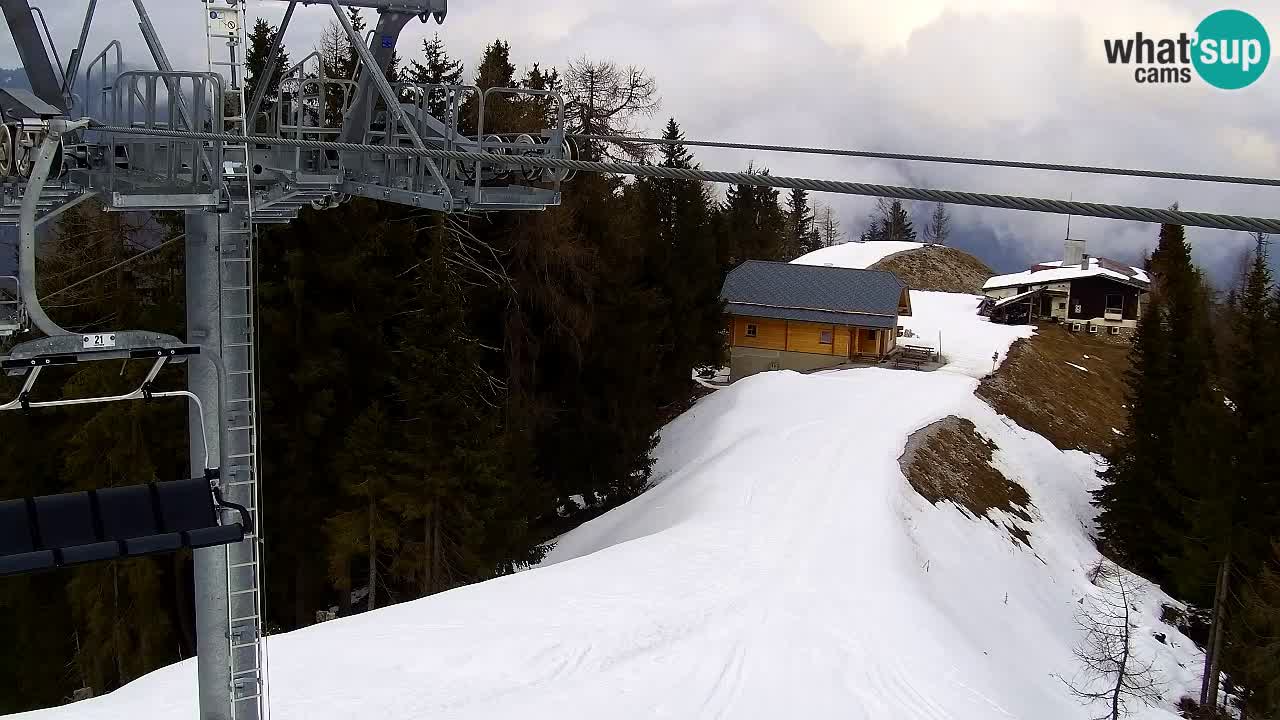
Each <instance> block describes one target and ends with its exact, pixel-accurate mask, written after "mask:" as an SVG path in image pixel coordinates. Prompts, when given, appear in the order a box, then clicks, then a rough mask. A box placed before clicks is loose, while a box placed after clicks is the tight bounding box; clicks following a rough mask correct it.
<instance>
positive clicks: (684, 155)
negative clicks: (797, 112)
mask: <svg viewBox="0 0 1280 720" xmlns="http://www.w3.org/2000/svg"><path fill="white" fill-rule="evenodd" d="M663 138H664V139H666V140H669V141H671V142H670V144H666V145H662V146H661V148H660V152H661V155H662V165H663V166H664V167H671V168H686V169H688V168H695V167H697V164H696V163H694V161H693V155H692V154H691V153H690V152H689V151H688V149H687V148H686V147H685V146H684V145H683V144H681V143H680V141H681V140H683V139H684V135H683V133H681V132H680V126H679V125H678V124H677V123H676V121H675V119H674V118H672V119H671V120H670V121H668V123H667V126H666V129H665V130H664V132H663ZM636 188H637V190H638V193H637V194H638V197H639V199H638V202H639V208H638V209H637V212H638V215H639V217H640V219H639V220H638V222H639V223H640V224H641V225H642V227H651V228H652V229H651V230H644V231H643V232H651V233H652V234H653V236H654V239H655V240H656V242H655V243H654V245H653V248H652V250H651V251H650V253H649V259H648V261H647V263H648V266H649V268H650V272H651V273H652V276H653V277H654V278H655V280H656V281H657V283H658V285H659V287H660V288H661V290H662V292H663V295H664V297H665V298H666V299H667V301H668V302H669V303H670V305H669V307H670V312H669V313H668V317H667V322H666V323H665V327H664V328H663V333H662V334H663V339H662V341H661V344H660V345H659V348H660V349H661V350H662V351H663V352H662V354H661V358H660V365H661V370H660V377H661V378H662V379H661V380H660V383H661V387H662V389H661V397H662V400H663V402H664V403H665V402H669V401H673V400H677V399H680V397H681V394H682V393H684V394H687V393H688V390H689V384H690V370H692V369H694V368H705V367H717V366H719V364H720V363H721V362H722V360H723V349H722V347H721V346H722V343H721V340H720V327H721V325H722V324H723V312H722V305H721V303H720V286H721V283H722V282H723V275H722V274H721V272H720V267H719V262H718V258H717V247H716V239H715V236H714V234H713V232H712V224H711V223H712V212H713V211H712V201H711V193H710V191H709V190H708V189H707V188H706V186H705V185H703V184H702V183H699V182H694V181H687V180H667V179H661V178H653V179H648V178H646V179H643V180H642V181H640V182H637V183H636Z"/></svg>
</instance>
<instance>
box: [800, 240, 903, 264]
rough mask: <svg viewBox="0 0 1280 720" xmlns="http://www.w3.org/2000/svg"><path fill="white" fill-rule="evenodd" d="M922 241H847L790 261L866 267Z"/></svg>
mask: <svg viewBox="0 0 1280 720" xmlns="http://www.w3.org/2000/svg"><path fill="white" fill-rule="evenodd" d="M922 247H924V244H923V243H917V242H899V241H896V240H882V241H873V242H857V241H854V242H847V243H841V244H839V245H831V246H829V247H824V248H820V249H818V250H814V251H813V252H811V253H806V254H804V255H801V256H800V257H798V258H796V259H795V260H792V261H791V262H792V263H794V264H796V265H829V266H831V267H842V268H868V267H871V266H872V265H875V264H876V263H878V262H880V261H881V260H883V259H885V258H887V257H889V256H890V255H894V254H897V253H900V252H906V251H908V250H919V249H920V248H922Z"/></svg>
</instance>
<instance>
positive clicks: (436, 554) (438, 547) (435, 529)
mask: <svg viewBox="0 0 1280 720" xmlns="http://www.w3.org/2000/svg"><path fill="white" fill-rule="evenodd" d="M431 517H432V518H434V520H433V521H432V523H431V577H432V583H433V586H432V590H433V591H439V590H440V589H441V588H443V587H444V586H445V582H444V573H443V568H442V565H443V563H444V547H443V545H442V542H443V538H442V536H441V530H440V526H441V525H443V524H444V523H442V522H440V499H439V498H435V499H433V500H432V501H431Z"/></svg>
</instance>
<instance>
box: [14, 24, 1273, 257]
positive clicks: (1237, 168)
mask: <svg viewBox="0 0 1280 720" xmlns="http://www.w3.org/2000/svg"><path fill="white" fill-rule="evenodd" d="M147 4H148V8H149V10H150V12H151V13H152V16H153V20H154V22H155V24H156V26H157V28H158V29H159V30H160V33H161V35H162V37H163V39H164V41H165V43H166V49H167V51H168V53H169V55H170V58H171V59H172V60H173V61H174V64H175V66H179V67H181V66H183V65H186V66H188V67H198V66H199V65H200V64H201V63H203V62H204V40H203V30H202V26H201V23H202V14H201V9H200V5H199V4H198V3H196V2H194V1H191V0H188V1H185V2H170V1H166V2H160V1H159V0H150V2H148V3H147ZM45 5H46V6H51V5H56V8H52V9H51V8H50V7H46V10H45V11H46V13H48V15H49V21H50V25H51V26H52V28H53V32H54V35H55V37H57V38H58V40H59V44H60V46H61V47H62V48H63V54H64V56H65V54H66V49H67V48H69V47H71V46H72V44H73V42H74V38H75V35H76V33H77V32H78V30H79V23H80V19H81V13H82V12H83V6H84V2H83V0H81V1H79V2H73V1H71V0H66V1H63V2H58V3H56V4H55V3H45ZM98 5H99V8H98V14H97V18H96V20H95V24H94V32H93V36H92V37H93V39H92V40H91V42H90V47H91V49H92V51H94V52H96V51H97V49H98V48H100V47H102V46H103V45H104V44H105V43H106V41H107V40H109V39H110V38H112V37H118V38H120V39H121V40H123V41H124V42H125V44H126V46H127V47H128V48H129V55H131V56H132V57H130V58H128V59H129V60H132V61H134V62H136V63H137V64H139V65H143V66H146V65H149V60H148V56H147V55H146V50H145V47H144V45H143V44H142V42H141V36H140V34H139V32H138V30H137V27H136V22H137V20H136V16H135V15H134V13H133V10H132V3H131V2H129V1H127V0H100V1H99V3H98ZM249 7H250V13H251V15H254V16H261V17H265V18H267V19H268V20H269V21H271V22H273V23H277V22H279V18H280V17H282V15H283V13H284V8H285V3H284V2H275V1H265V0H250V6H249ZM1224 7H1234V8H1237V9H1241V10H1245V11H1248V12H1250V13H1252V14H1253V15H1254V16H1255V17H1257V18H1258V19H1259V20H1261V21H1262V23H1263V24H1264V25H1265V26H1266V27H1267V28H1268V29H1269V30H1270V31H1271V36H1272V40H1273V45H1272V50H1273V55H1274V54H1277V52H1280V51H1277V49H1276V48H1277V45H1280V4H1278V3H1275V2H1272V1H1270V0H1232V3H1231V4H1229V5H1222V4H1219V3H1218V2H1209V1H1204V0H1072V2H1061V1H1059V0H894V2H885V1H883V0H646V1H645V2H636V0H629V1H624V0H542V1H541V2H538V3H530V2H528V1H527V0H453V1H452V2H450V8H449V14H448V19H447V20H446V22H445V23H444V25H443V26H440V27H438V28H437V26H436V25H435V23H434V22H431V23H429V24H425V25H424V24H420V23H418V22H417V21H414V22H412V23H411V24H410V26H409V28H408V29H407V31H406V33H405V34H404V35H403V36H402V37H401V40H400V45H399V49H400V53H401V55H403V56H412V55H413V54H414V53H415V51H417V50H418V49H419V48H420V47H421V40H422V38H423V37H427V36H429V35H430V34H431V33H433V32H436V31H437V30H439V32H440V33H441V36H442V38H444V40H445V42H446V43H447V45H448V47H449V50H450V52H451V53H452V54H454V55H456V56H458V57H460V58H461V59H463V60H464V61H465V62H466V64H467V68H468V75H470V72H471V71H472V70H473V69H474V67H475V65H476V62H477V61H478V59H479V57H480V54H481V53H482V51H483V49H484V46H485V45H486V44H487V43H488V42H490V41H492V40H493V39H494V38H502V39H504V40H506V41H508V42H509V43H510V44H511V48H512V56H513V60H514V62H515V63H516V64H517V65H519V66H524V65H527V64H528V63H531V62H535V61H537V62H540V63H542V64H543V65H544V66H545V65H561V66H562V65H563V64H564V63H565V62H567V61H568V60H570V59H574V58H577V57H581V56H589V57H593V58H602V59H611V60H614V61H616V62H618V63H620V64H635V65H639V66H642V67H644V68H646V69H647V70H648V71H649V72H650V73H651V74H653V75H654V76H655V77H656V79H657V82H658V85H659V89H660V91H661V94H662V109H661V111H660V114H659V115H658V116H656V117H654V118H653V119H652V121H651V123H650V125H651V127H652V129H653V130H654V131H655V132H656V130H657V129H658V128H659V127H660V126H661V125H662V124H663V123H664V122H665V120H666V118H667V117H669V116H674V117H675V118H676V119H677V120H679V121H680V123H681V125H682V126H683V128H684V130H685V133H686V135H687V137H689V138H698V139H721V140H739V141H746V142H760V143H779V144H797V145H822V146H828V147H842V148H865V149H876V150H887V151H897V152H909V153H928V154H950V155H970V156H985V157H999V158H1008V159H1019V160H1029V161H1045V162H1060V163H1078V164H1093V165H1121V166H1129V167H1143V168H1158V169H1168V170H1182V171H1195V172H1207V173H1225V174H1238V175H1257V176H1268V177H1276V176H1280V124H1277V122H1276V117H1277V110H1278V109H1280V63H1276V62H1274V57H1273V62H1272V65H1273V67H1271V68H1270V69H1269V70H1268V71H1267V72H1266V73H1265V74H1264V75H1263V77H1262V78H1261V79H1260V80H1259V81H1258V82H1256V83H1254V84H1253V85H1252V86H1250V87H1248V88H1245V89H1243V90H1237V91H1232V92H1228V91H1219V90H1215V89H1213V88H1211V87H1209V86H1207V85H1205V84H1204V83H1202V82H1200V81H1199V79H1198V78H1196V79H1195V81H1194V82H1193V83H1192V84H1187V85H1182V84H1176V85H1139V84H1137V83H1135V82H1134V79H1133V74H1132V72H1133V70H1132V67H1129V68H1126V67H1123V66H1112V65H1108V64H1107V63H1106V60H1105V56H1104V54H1103V39H1104V38H1123V37H1132V36H1133V33H1134V32H1135V31H1139V30H1140V31H1142V32H1143V33H1144V35H1146V36H1148V37H1150V36H1156V37H1164V36H1176V35H1177V34H1178V33H1179V32H1183V31H1185V32H1188V33H1189V32H1191V31H1193V30H1194V29H1195V27H1196V25H1197V24H1198V23H1199V22H1200V20H1201V19H1203V18H1204V17H1205V16H1206V15H1208V14H1209V13H1211V12H1213V11H1215V10H1219V9H1223V8H1224ZM331 19H332V12H331V11H330V10H329V9H328V8H327V6H324V5H319V6H317V5H313V6H311V7H306V8H299V10H298V12H297V13H296V14H295V17H294V21H293V25H292V27H291V28H290V29H289V33H288V35H287V37H286V44H287V46H288V47H289V49H290V50H291V53H292V55H293V56H294V57H295V58H297V57H300V56H301V55H302V54H303V51H304V50H308V49H310V48H311V47H312V46H314V44H315V43H316V40H317V38H318V37H319V35H320V32H321V31H322V29H323V28H324V26H325V25H326V23H328V22H329V21H330V20H331ZM0 43H2V44H0V67H14V66H16V65H18V60H17V53H16V51H15V50H14V48H13V46H12V42H11V41H10V40H9V39H8V37H7V34H5V37H3V39H2V40H0ZM697 157H698V159H699V161H700V162H701V163H702V165H703V166H704V167H707V168H714V169H738V168H742V167H745V166H746V165H747V163H748V162H749V161H755V162H756V163H757V164H764V165H766V166H767V167H769V168H770V169H771V170H772V171H773V172H774V173H775V174H781V175H799V176H809V177H821V178H836V179H846V180H857V181H865V182H878V183H891V184H913V185H922V186H926V187H937V188H946V189H957V190H971V191H978V192H999V193H1011V194H1019V195H1030V196H1039V197H1061V198H1066V197H1068V196H1073V197H1074V198H1075V199H1077V200H1087V201H1098V202H1111V203H1125V204H1138V205H1147V206H1156V207H1164V206H1167V205H1169V204H1171V203H1173V202H1175V201H1176V202H1179V203H1181V206H1182V207H1183V208H1184V209H1189V210H1205V211H1219V212H1232V213H1242V214H1250V215H1261V216H1267V217H1276V216H1280V191H1277V190H1275V189H1265V188H1263V189H1259V188H1250V187H1236V186H1218V185H1211V184H1204V183H1188V182H1178V181H1167V180H1136V179H1126V178H1111V177H1102V176H1090V175H1074V174H1049V173H1040V172H1034V171H1022V170H1001V169H979V168H972V167H961V166H944V165H933V164H920V163H914V164H901V163H892V162H880V161H869V160H855V159H837V158H822V157H812V156H788V155H777V154H768V153H759V152H741V151H711V150H699V151H698V152H697ZM822 200H823V201H824V202H828V203H829V204H831V205H832V206H833V207H835V208H836V209H837V210H838V212H839V215H840V217H841V220H842V222H843V224H844V226H845V228H846V229H848V230H850V231H851V232H853V233H854V234H856V233H857V232H859V231H860V230H861V228H862V226H863V224H864V222H865V217H866V213H867V211H868V210H869V208H870V207H871V205H872V204H873V203H874V200H872V199H869V198H850V197H827V198H822ZM928 210H929V209H928V208H925V207H919V208H915V209H914V211H915V214H916V216H917V226H918V227H921V228H922V227H923V225H924V223H925V220H926V215H927V213H928ZM954 215H955V218H956V221H957V223H958V224H959V225H960V229H961V232H962V235H963V237H962V238H961V243H962V244H965V245H968V246H970V247H971V248H973V249H974V250H975V251H977V252H978V253H979V254H980V255H981V256H982V257H983V258H984V259H986V260H987V261H988V262H989V263H990V264H991V265H993V266H994V267H996V269H998V270H1009V269H1019V268H1020V267H1021V266H1023V265H1025V264H1027V263H1028V262H1030V261H1032V260H1037V259H1049V258H1056V257H1059V256H1060V252H1061V239H1062V237H1063V234H1064V231H1065V219H1064V218H1062V217H1059V216H1052V215H1041V214H1032V213H1019V212H1012V211H1000V210H985V209H975V208H955V209H954ZM1071 233H1072V235H1073V236H1074V237H1079V238H1084V239H1086V240H1088V241H1089V243H1090V251H1091V253H1092V254H1105V255H1110V256H1113V257H1117V258H1125V259H1135V258H1137V257H1138V256H1139V255H1140V254H1141V253H1142V252H1143V250H1145V249H1147V248H1149V247H1150V246H1151V245H1152V244H1153V242H1154V237H1155V233H1156V229H1155V228H1154V227H1151V226H1146V225H1142V224H1137V223H1123V222H1116V221H1109V220H1094V219H1082V218H1077V219H1075V220H1074V221H1073V222H1072V227H1071ZM1190 234H1191V236H1192V240H1193V242H1194V244H1195V247H1196V253H1197V257H1198V259H1199V260H1200V262H1201V263H1202V264H1204V265H1205V266H1206V267H1209V268H1210V269H1211V271H1213V273H1214V275H1215V276H1216V277H1218V278H1223V279H1225V277H1226V275H1228V274H1229V271H1228V270H1227V268H1229V267H1231V266H1232V265H1233V264H1234V263H1235V259H1236V258H1237V257H1238V256H1239V254H1240V253H1241V251H1242V250H1243V249H1244V248H1246V247H1249V244H1250V242H1251V239H1250V238H1248V237H1246V236H1244V235H1242V234H1238V233H1222V232H1215V231H1207V230H1191V231H1190ZM1277 254H1280V253H1277Z"/></svg>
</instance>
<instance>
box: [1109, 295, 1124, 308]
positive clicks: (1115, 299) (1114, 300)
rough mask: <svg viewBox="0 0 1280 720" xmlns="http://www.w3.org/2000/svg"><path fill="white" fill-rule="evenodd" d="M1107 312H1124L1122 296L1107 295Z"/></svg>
mask: <svg viewBox="0 0 1280 720" xmlns="http://www.w3.org/2000/svg"><path fill="white" fill-rule="evenodd" d="M1107 312H1117V313H1118V312H1124V296H1123V295H1121V294H1119V293H1108V294H1107Z"/></svg>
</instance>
